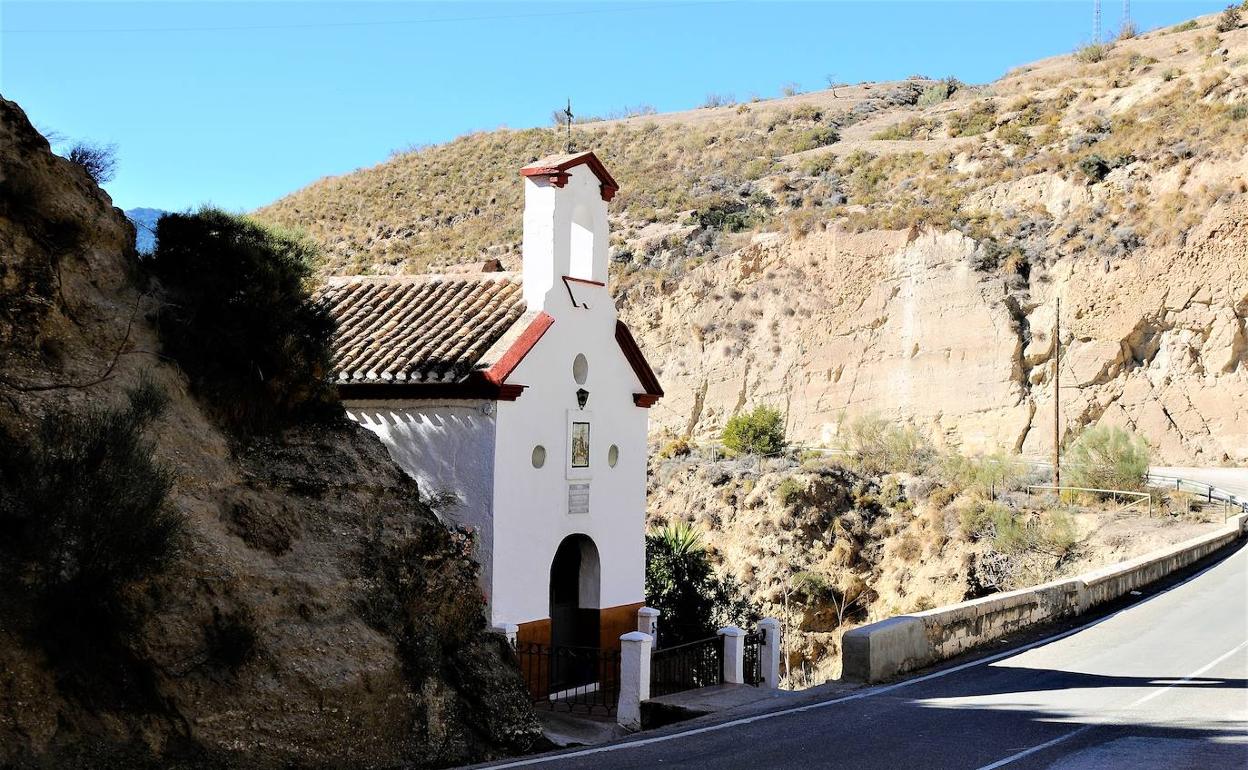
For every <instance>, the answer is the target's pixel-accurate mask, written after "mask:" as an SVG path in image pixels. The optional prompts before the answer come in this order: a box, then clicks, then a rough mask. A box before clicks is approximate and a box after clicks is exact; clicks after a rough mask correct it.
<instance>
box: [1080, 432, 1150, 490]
mask: <svg viewBox="0 0 1248 770" xmlns="http://www.w3.org/2000/svg"><path fill="white" fill-rule="evenodd" d="M1148 461H1149V452H1148V444H1146V443H1145V442H1144V439H1142V438H1140V437H1139V436H1136V435H1135V434H1133V433H1130V432H1128V431H1126V430H1123V429H1122V428H1115V427H1110V426H1108V425H1104V426H1103V425H1097V426H1095V427H1092V428H1088V429H1086V430H1084V431H1083V432H1082V433H1080V434H1079V437H1078V438H1076V439H1075V441H1074V443H1073V444H1071V446H1070V449H1068V450H1067V451H1066V464H1067V467H1065V468H1064V469H1063V470H1064V472H1065V474H1066V478H1067V479H1069V480H1070V482H1071V484H1072V485H1074V486H1077V487H1090V488H1093V489H1141V488H1143V486H1144V478H1145V476H1146V475H1147V474H1148Z"/></svg>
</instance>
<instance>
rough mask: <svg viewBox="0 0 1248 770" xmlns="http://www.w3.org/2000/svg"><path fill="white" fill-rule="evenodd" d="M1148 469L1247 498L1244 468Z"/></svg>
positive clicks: (1247, 477)
mask: <svg viewBox="0 0 1248 770" xmlns="http://www.w3.org/2000/svg"><path fill="white" fill-rule="evenodd" d="M1149 470H1151V471H1152V472H1153V473H1160V474H1161V475H1163V476H1174V477H1176V478H1181V479H1188V480H1189V481H1200V482H1203V483H1205V484H1212V485H1213V486H1215V487H1220V488H1222V489H1225V490H1226V491H1227V492H1230V493H1231V494H1233V495H1235V496H1236V497H1240V498H1243V499H1245V500H1248V469H1245V468H1179V467H1156V468H1150V469H1149Z"/></svg>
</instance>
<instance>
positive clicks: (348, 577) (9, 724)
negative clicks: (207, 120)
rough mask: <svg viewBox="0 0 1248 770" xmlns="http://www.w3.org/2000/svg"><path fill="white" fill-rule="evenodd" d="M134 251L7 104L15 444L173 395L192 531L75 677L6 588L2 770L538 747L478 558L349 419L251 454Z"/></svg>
mask: <svg viewBox="0 0 1248 770" xmlns="http://www.w3.org/2000/svg"><path fill="white" fill-rule="evenodd" d="M133 239H134V231H133V228H132V227H131V226H130V224H129V223H128V222H127V221H126V219H125V217H124V215H123V214H122V213H121V211H119V210H117V209H115V208H114V207H113V206H112V204H111V201H110V200H109V199H108V197H107V196H106V195H105V194H104V193H103V192H102V191H101V190H100V189H99V188H98V187H97V186H96V185H95V183H94V182H92V181H91V179H90V178H89V177H88V176H87V175H86V173H85V172H83V170H82V169H80V168H78V167H77V166H75V165H73V164H71V163H69V162H68V161H66V160H64V159H61V158H58V157H56V156H54V155H53V154H52V153H51V152H50V151H49V147H48V143H47V142H46V141H45V140H44V139H43V137H41V136H40V135H39V134H38V133H37V132H36V131H35V130H34V129H33V128H32V126H31V124H30V122H29V121H28V120H27V118H26V116H25V114H24V113H23V112H22V111H21V109H20V108H19V107H18V106H17V105H15V104H13V103H12V102H8V101H0V253H3V255H4V257H3V265H2V267H0V424H2V425H3V426H4V427H5V428H6V429H7V430H9V431H11V432H12V433H13V434H14V435H17V436H19V437H22V436H29V431H30V430H31V429H32V428H33V427H34V426H35V425H36V424H37V422H38V421H39V419H40V418H41V417H42V416H43V415H46V414H49V413H51V412H54V411H56V410H61V409H69V410H80V409H84V408H86V407H88V406H103V405H108V404H113V403H117V402H119V401H121V400H122V399H123V394H124V392H125V391H126V390H127V389H128V388H129V387H132V386H133V385H134V384H135V383H136V382H137V381H138V380H139V379H140V377H141V376H146V377H147V378H149V379H150V380H152V381H153V382H154V383H155V384H156V385H157V386H159V387H160V388H161V389H162V390H163V391H165V392H166V393H167V394H168V395H169V396H170V404H169V406H168V408H167V409H166V411H165V413H164V415H163V416H162V417H161V418H160V419H159V421H158V422H157V423H156V425H155V426H154V428H153V429H152V430H151V432H150V435H151V436H152V438H153V439H154V440H155V442H156V454H157V458H158V459H159V460H160V461H162V462H164V463H167V464H168V465H170V466H171V467H172V469H173V470H174V472H175V474H176V480H175V484H174V489H173V494H172V499H173V504H174V506H175V507H176V508H177V510H178V511H180V512H181V513H182V514H184V515H185V517H186V521H187V526H188V531H189V534H188V536H187V538H186V539H185V543H184V544H183V547H182V550H181V551H180V553H179V554H178V555H177V557H176V559H175V560H174V562H173V564H172V565H171V566H170V567H169V568H168V569H167V570H166V571H165V572H164V573H163V574H160V575H159V576H158V577H156V578H153V579H150V580H146V581H144V582H143V583H141V584H139V585H134V586H131V587H130V589H129V591H128V593H127V595H126V597H125V606H126V610H127V612H130V613H133V615H134V617H135V618H136V619H137V623H136V625H135V626H134V628H135V630H134V632H133V633H130V634H128V635H126V637H125V638H124V639H122V640H121V650H122V653H123V654H122V655H121V656H120V657H119V658H118V657H116V656H110V657H108V658H107V659H105V656H101V659H100V660H99V661H93V660H88V661H74V662H72V665H70V662H62V661H59V660H56V659H54V658H53V657H50V655H49V654H48V652H47V651H46V650H45V649H44V648H43V647H41V645H40V643H39V641H38V639H39V636H38V634H37V633H36V630H35V629H32V628H30V627H29V625H28V623H27V620H28V618H27V617H26V616H25V615H24V614H23V611H22V609H21V608H22V606H23V602H24V598H25V592H24V591H23V588H22V586H21V584H20V583H17V584H8V585H5V586H3V588H0V591H3V592H4V593H5V595H4V596H0V607H4V608H5V609H4V610H2V611H0V765H5V766H13V765H18V766H21V765H24V764H28V763H29V764H36V765H40V766H57V765H60V766H64V765H68V764H80V765H91V766H107V765H116V766H141V765H145V764H149V763H150V764H153V765H159V766H170V765H190V766H200V765H202V766H213V767H219V766H246V767H279V766H280V767H289V766H295V767H299V766H324V765H333V766H339V767H389V766H398V765H401V764H402V765H417V766H437V765H446V764H458V763H462V762H468V761H475V760H479V759H484V758H488V757H491V756H498V755H500V754H503V753H512V752H515V751H521V750H524V749H525V748H526V747H527V746H528V745H530V744H531V743H532V741H533V740H534V739H535V738H536V737H537V736H538V730H537V725H536V723H535V720H534V718H533V715H532V712H531V710H530V709H529V706H528V702H527V697H526V696H525V694H524V692H523V686H522V683H521V682H520V680H519V677H518V675H517V674H516V673H515V669H514V667H513V666H512V664H511V663H510V662H509V660H508V654H509V653H508V652H507V651H506V650H505V647H504V646H503V645H501V644H500V643H499V641H498V638H497V637H495V636H493V635H491V634H488V633H486V631H485V628H484V619H483V613H482V601H481V597H480V592H479V589H478V588H477V581H476V575H475V571H476V567H475V565H474V564H473V562H472V561H471V559H470V557H469V552H470V550H469V545H470V544H469V543H468V542H467V541H466V538H465V537H464V536H463V535H461V534H458V533H455V532H452V531H449V530H447V529H446V528H445V527H443V526H442V525H441V524H440V523H439V522H438V521H437V519H436V518H435V516H434V515H433V514H432V513H431V512H430V511H429V510H428V509H427V508H425V507H424V506H423V505H422V504H420V503H419V502H418V495H417V490H416V489H415V484H414V482H412V481H411V480H410V479H408V478H407V477H406V476H404V474H403V473H402V472H401V471H400V470H399V469H398V468H397V467H396V466H395V465H394V464H393V463H392V462H391V461H390V459H389V458H388V456H387V454H386V452H385V450H384V448H383V447H381V445H380V444H379V443H377V442H376V441H375V440H374V439H373V438H372V437H371V436H370V435H369V434H368V433H367V432H365V431H362V430H360V429H358V428H357V427H355V426H353V425H352V424H350V423H348V422H347V421H345V419H344V420H343V421H341V422H339V423H338V424H336V425H334V426H330V427H326V426H316V427H315V428H300V427H295V428H292V429H291V430H289V431H287V432H286V433H284V434H282V435H280V436H274V437H270V438H267V439H261V440H257V441H252V442H247V443H239V442H237V441H235V440H233V439H231V438H229V437H227V436H226V435H224V434H223V433H222V432H221V431H220V430H219V429H218V428H217V427H216V426H215V425H214V424H213V423H212V422H210V420H209V419H208V418H207V417H206V416H205V413H204V412H203V411H202V410H201V409H200V407H199V405H198V404H197V403H196V401H195V400H194V399H193V398H192V397H191V396H190V395H189V394H188V392H187V383H186V380H185V378H184V376H183V375H182V373H181V372H180V370H179V369H178V366H177V364H176V362H174V361H170V360H167V359H165V358H163V357H162V356H161V347H160V342H159V339H158V337H157V335H156V333H155V331H154V327H153V325H152V318H153V317H154V316H155V314H157V313H159V312H160V299H159V297H160V290H159V287H158V286H156V285H155V284H153V283H152V282H150V281H147V280H145V279H144V277H143V274H142V272H143V271H142V270H141V268H140V266H139V265H138V263H137V262H136V255H135V253H134V249H133Z"/></svg>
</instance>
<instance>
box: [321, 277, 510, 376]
mask: <svg viewBox="0 0 1248 770" xmlns="http://www.w3.org/2000/svg"><path fill="white" fill-rule="evenodd" d="M320 296H321V299H322V301H324V302H326V303H328V305H329V309H330V314H331V315H332V316H333V318H334V321H335V322H336V323H337V324H338V331H337V333H336V335H335V337H334V357H333V373H332V375H333V378H334V379H335V380H336V381H337V382H339V383H377V384H381V383H386V382H394V383H414V382H425V383H450V382H459V381H461V380H463V379H464V378H465V377H467V376H468V375H469V374H470V373H471V372H472V371H474V370H476V369H482V368H485V366H486V365H488V361H485V360H484V359H485V358H487V353H491V352H493V349H494V347H495V343H497V342H498V341H499V340H500V339H501V338H502V337H503V335H505V334H506V333H507V332H508V330H509V329H511V328H512V327H513V326H514V325H515V324H516V321H518V320H519V319H520V317H521V316H523V315H524V311H525V303H524V298H523V294H522V293H521V291H520V282H519V281H518V280H517V279H516V278H515V277H514V276H513V275H512V274H510V273H481V274H463V275H429V276H384V277H383V276H352V277H348V278H331V279H329V280H328V282H327V283H326V286H325V287H324V289H323V290H322V291H321V293H320Z"/></svg>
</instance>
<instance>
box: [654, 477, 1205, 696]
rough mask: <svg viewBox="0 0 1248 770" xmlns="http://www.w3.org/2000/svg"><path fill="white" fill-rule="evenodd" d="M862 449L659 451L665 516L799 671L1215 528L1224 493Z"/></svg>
mask: <svg viewBox="0 0 1248 770" xmlns="http://www.w3.org/2000/svg"><path fill="white" fill-rule="evenodd" d="M854 465H855V463H854V462H853V461H852V460H851V459H847V458H845V457H838V458H836V459H834V460H832V461H829V459H828V458H823V457H811V458H807V459H806V460H805V461H804V462H799V460H798V459H797V458H793V457H778V458H772V459H767V460H763V461H761V462H760V461H759V460H758V459H757V458H753V457H747V458H743V459H741V460H718V461H714V462H708V461H706V459H705V458H696V457H678V458H674V459H668V460H655V461H653V462H652V463H651V468H650V471H651V472H650V488H649V512H648V520H649V523H650V525H651V526H652V527H662V526H664V525H666V524H669V523H672V522H687V523H689V524H691V525H692V526H693V527H694V528H695V530H696V531H697V532H699V533H701V534H702V535H703V538H702V539H703V542H705V543H706V544H707V546H708V550H709V552H710V557H711V559H712V561H713V563H714V564H715V567H716V571H717V573H718V574H720V575H723V576H727V577H729V578H731V580H732V584H733V585H734V586H736V587H737V588H738V589H739V592H740V595H741V597H743V598H744V599H746V600H747V601H748V602H749V603H750V604H751V605H752V606H753V607H754V608H755V610H756V611H757V612H759V613H760V614H762V615H766V616H771V617H776V618H780V619H782V621H783V622H784V627H785V629H786V631H785V633H786V635H787V636H786V639H787V641H786V651H787V653H788V655H787V661H788V672H789V678H788V684H789V686H791V687H803V686H806V685H809V684H813V683H818V682H822V681H826V680H828V679H831V678H834V677H836V676H838V675H839V674H840V663H841V661H840V643H841V636H842V635H843V634H844V633H845V632H846V631H847V630H849V629H850V628H853V627H855V626H858V625H861V624H863V623H869V622H873V621H876V620H881V619H883V618H887V617H892V616H895V615H899V614H904V613H907V612H914V611H918V610H926V609H931V608H932V607H938V606H942V605H947V604H954V603H957V602H960V601H963V600H964V599H973V598H977V597H980V596H984V595H987V594H990V593H993V592H996V591H1004V590H1012V589H1015V588H1022V587H1025V586H1030V585H1036V584H1038V583H1042V582H1045V581H1047V580H1052V579H1055V578H1058V577H1066V576H1071V575H1077V574H1079V573H1081V572H1084V571H1087V570H1090V569H1094V568H1096V567H1101V566H1104V565H1107V564H1113V563H1115V562H1118V561H1122V560H1125V559H1130V558H1133V557H1135V556H1139V555H1141V554H1144V553H1147V552H1149V551H1151V550H1154V549H1157V548H1160V547H1163V546H1165V545H1168V544H1171V543H1177V542H1181V541H1183V540H1186V539H1188V538H1191V537H1195V536H1197V535H1200V534H1205V533H1207V532H1209V531H1212V530H1213V529H1214V528H1216V527H1217V526H1219V525H1220V524H1221V522H1222V517H1223V515H1224V512H1223V511H1222V510H1221V508H1220V507H1219V506H1216V505H1215V506H1210V507H1209V509H1208V510H1203V511H1202V510H1200V508H1199V501H1195V502H1193V501H1192V500H1186V499H1182V498H1183V497H1185V496H1171V497H1169V498H1163V497H1158V498H1157V499H1156V500H1155V515H1153V516H1149V515H1147V513H1146V512H1145V511H1142V510H1140V509H1132V508H1126V507H1125V506H1123V505H1122V504H1115V503H1113V502H1111V501H1104V502H1102V501H1094V500H1085V501H1079V502H1080V503H1082V504H1076V505H1071V506H1061V507H1057V508H1055V507H1053V503H1052V502H1051V501H1049V500H1046V499H1045V497H1044V496H1043V495H1041V494H1036V495H1034V496H1029V495H1027V493H1026V491H1025V485H1026V484H1027V483H1035V482H1038V481H1041V478H1039V476H1042V475H1043V474H1042V473H1041V474H1037V477H1036V478H1029V477H1028V476H1029V474H1027V473H1025V472H1024V473H1019V474H1018V475H1016V476H1012V477H1011V478H1009V479H1008V480H1007V481H1006V482H1004V483H997V484H996V485H995V486H990V485H985V484H983V483H982V477H981V479H980V483H977V482H976V481H975V480H974V479H973V478H969V477H968V476H967V474H966V470H967V469H968V468H970V467H971V466H967V465H960V466H959V467H960V470H961V472H959V473H955V472H952V470H951V467H950V466H949V465H947V463H940V462H937V463H932V464H930V465H929V466H928V467H926V468H923V469H922V471H921V472H920V473H917V474H912V473H902V472H895V473H884V474H880V473H878V472H870V473H868V472H863V471H862V470H858V469H855V468H854Z"/></svg>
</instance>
